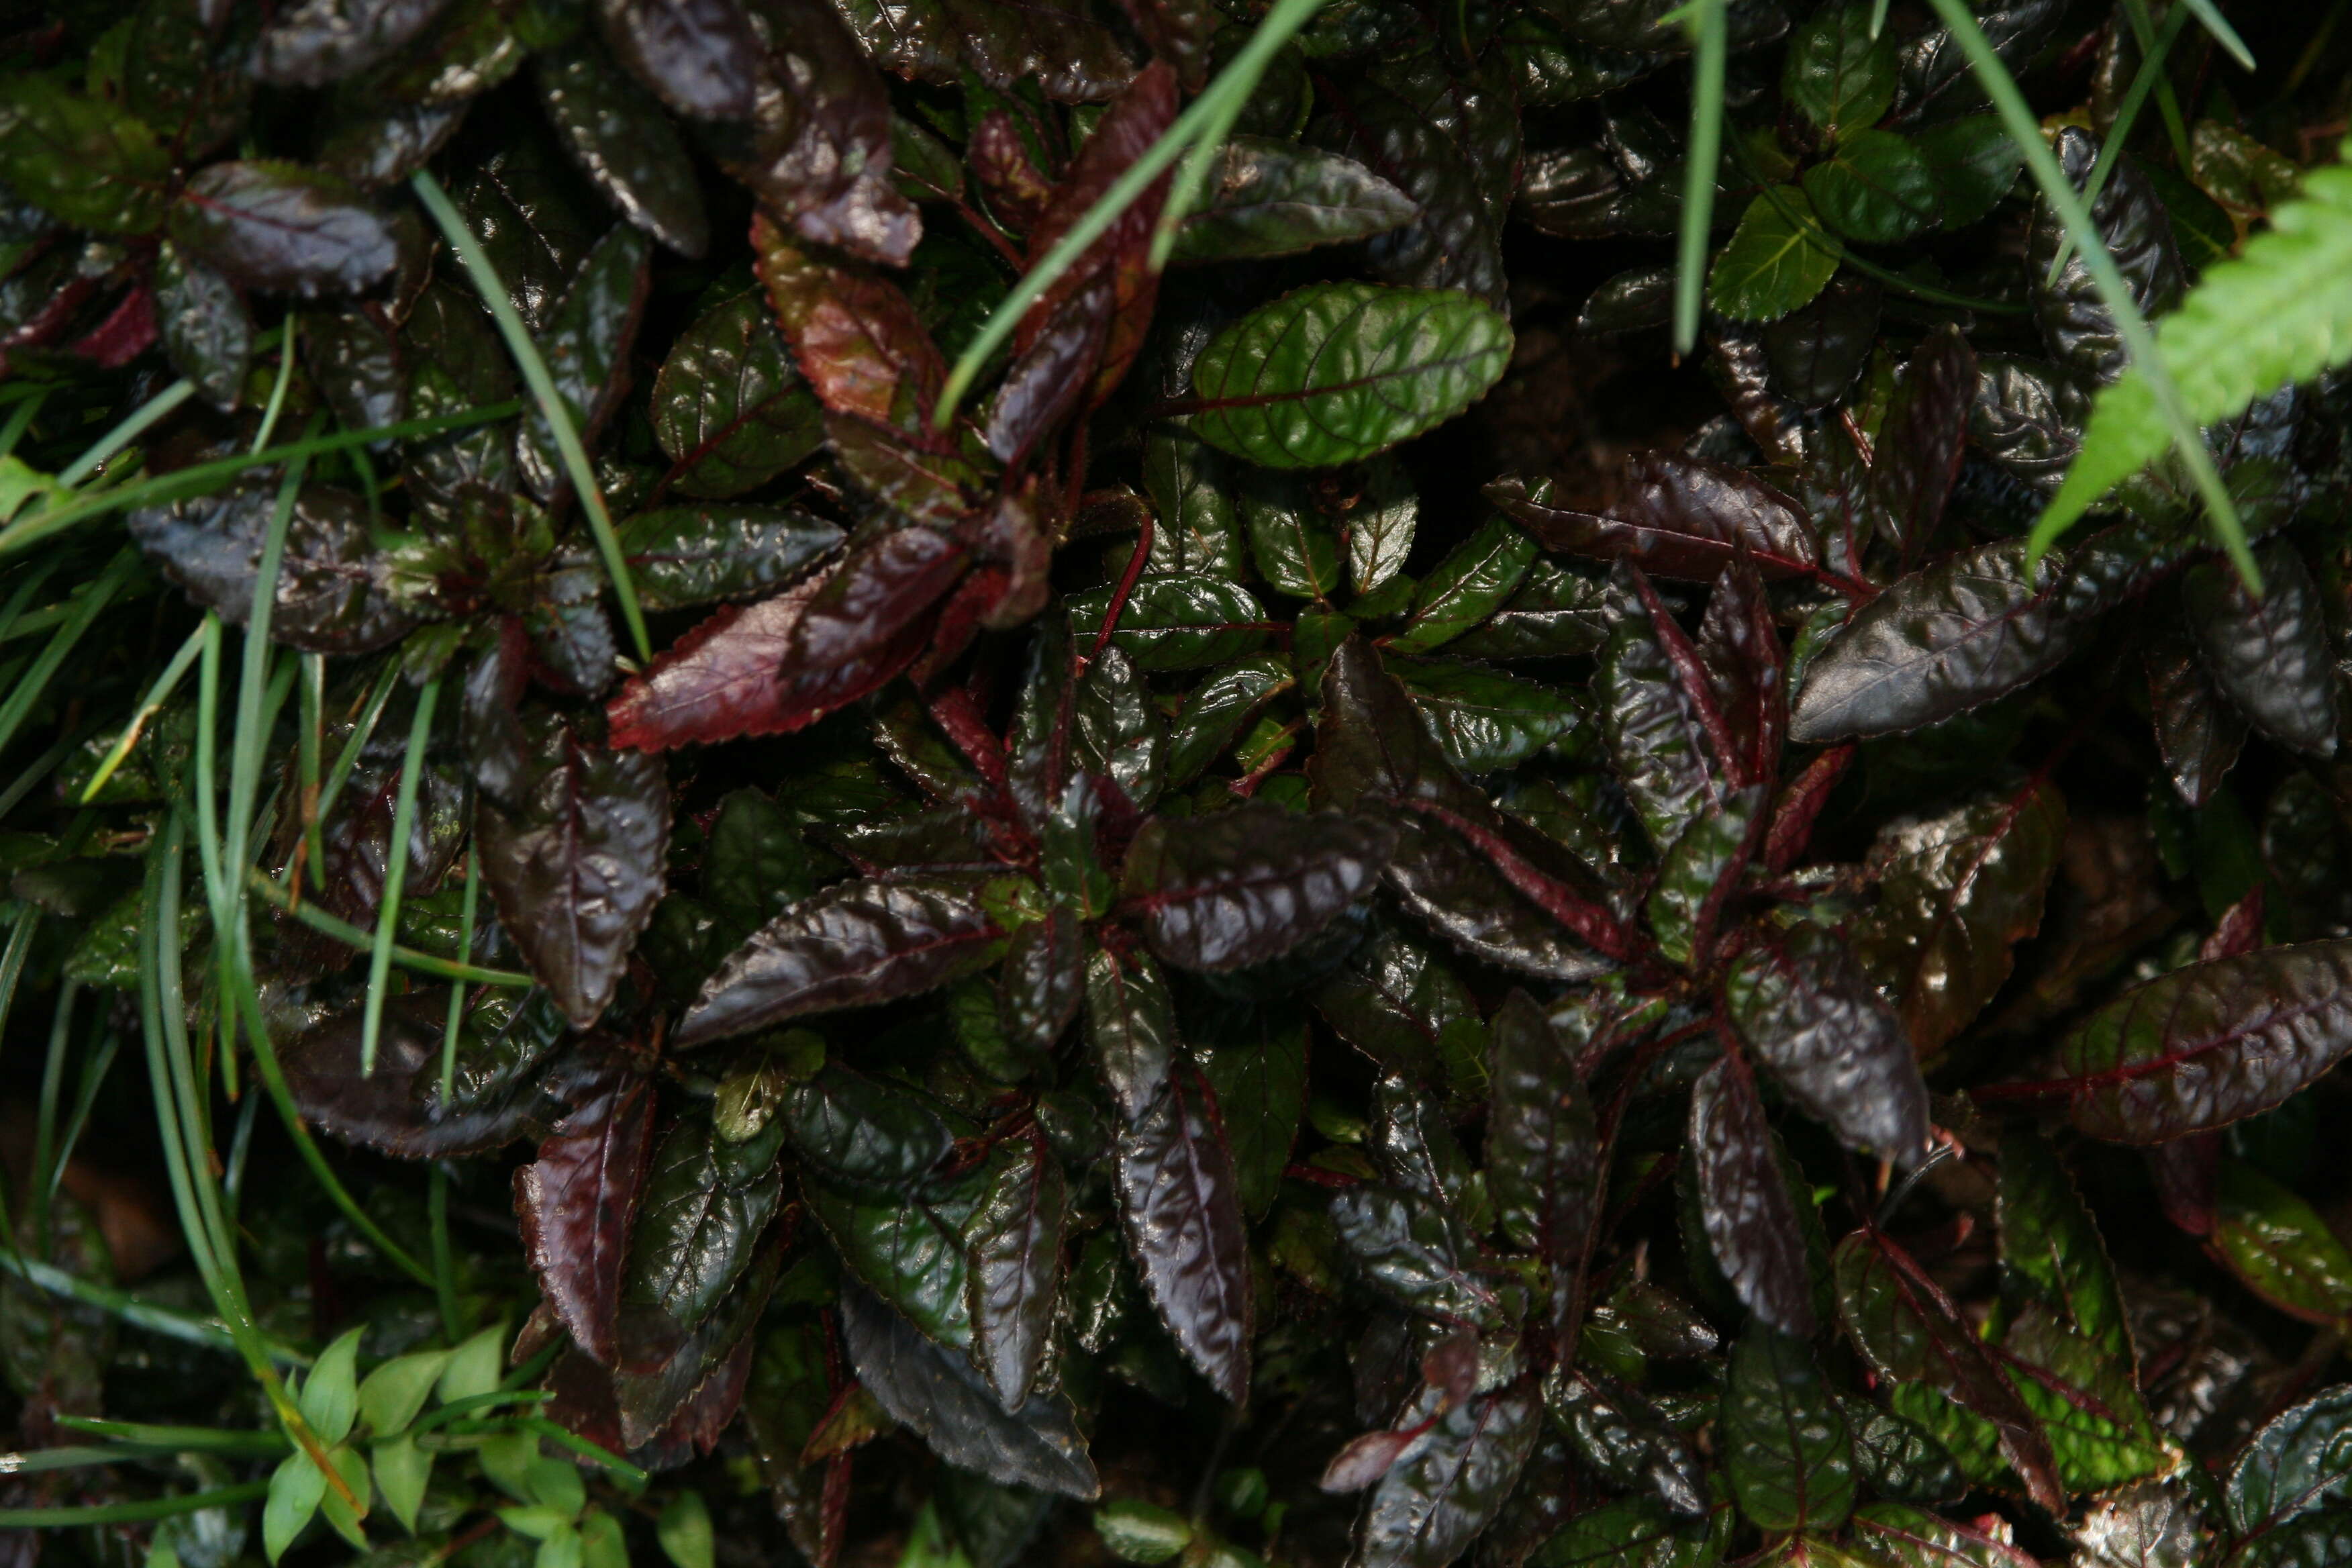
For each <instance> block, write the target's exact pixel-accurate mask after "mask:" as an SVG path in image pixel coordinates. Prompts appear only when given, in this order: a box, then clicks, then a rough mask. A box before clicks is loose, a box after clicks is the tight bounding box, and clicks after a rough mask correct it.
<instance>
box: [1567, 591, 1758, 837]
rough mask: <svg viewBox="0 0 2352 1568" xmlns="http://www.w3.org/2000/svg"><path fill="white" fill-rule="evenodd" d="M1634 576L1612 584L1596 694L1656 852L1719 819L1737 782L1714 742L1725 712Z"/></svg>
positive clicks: (1622, 775)
mask: <svg viewBox="0 0 2352 1568" xmlns="http://www.w3.org/2000/svg"><path fill="white" fill-rule="evenodd" d="M1639 570H1640V569H1639V568H1637V567H1633V566H1630V565H1621V566H1619V567H1618V568H1617V570H1616V572H1615V573H1614V574H1612V576H1611V578H1610V584H1609V599H1608V613H1609V641H1608V642H1607V643H1606V644H1605V645H1604V646H1603V647H1601V660H1600V668H1599V670H1598V671H1597V673H1596V676H1595V679H1594V694H1595V695H1596V696H1597V697H1598V698H1599V699H1600V702H1601V733H1602V735H1603V736H1604V737H1605V738H1606V739H1607V741H1608V743H1609V752H1610V758H1611V761H1612V763H1615V765H1616V771H1617V775H1618V778H1619V780H1620V782H1621V783H1622V784H1623V785H1624V789H1625V793H1626V795H1627V797H1628V798H1629V799H1630V800H1631V801H1632V803H1633V809H1634V811H1635V813H1636V814H1637V815H1638V816H1640V818H1641V821H1642V826H1643V827H1644V828H1645V829H1647V830H1648V832H1649V835H1650V842H1651V844H1652V845H1653V846H1654V847H1656V848H1657V849H1658V850H1660V851H1661V852H1664V851H1665V850H1666V849H1668V848H1670V847H1672V846H1673V845H1674V843H1675V840H1677V839H1679V838H1680V837H1682V836H1683V833H1684V831H1685V829H1686V828H1687V827H1689V826H1690V825H1691V824H1692V823H1693V822H1694V821H1696V820H1697V819H1699V818H1700V817H1702V816H1720V815H1721V814H1722V813H1723V812H1724V810H1725V809H1726V805H1727V798H1728V795H1729V792H1730V790H1731V789H1732V788H1733V787H1736V785H1737V784H1738V782H1739V780H1738V777H1737V776H1736V774H1735V772H1734V770H1735V762H1736V760H1735V759H1734V758H1732V757H1729V756H1727V755H1725V754H1723V753H1724V752H1725V750H1726V749H1727V748H1725V747H1724V746H1723V745H1721V744H1719V743H1718V740H1717V738H1718V737H1722V738H1727V735H1726V732H1725V730H1724V720H1723V715H1722V711H1721V708H1720V705H1719V704H1718V703H1717V700H1716V697H1715V694H1714V692H1713V690H1712V689H1710V688H1709V686H1708V684H1707V683H1706V679H1705V677H1704V673H1703V671H1702V670H1701V669H1700V668H1699V667H1698V658H1697V653H1696V649H1695V648H1693V647H1692V646H1691V643H1690V639H1689V637H1688V636H1687V635H1686V634H1685V632H1684V631H1683V629H1682V627H1681V626H1679V625H1678V624H1676V623H1675V620H1674V618H1673V617H1672V616H1668V615H1666V614H1665V613H1664V605H1662V603H1661V602H1660V601H1659V600H1658V598H1657V595H1656V594H1655V592H1654V590H1650V588H1649V585H1648V584H1647V583H1646V582H1645V581H1643V579H1642V578H1641V577H1640V575H1639ZM1710 731H1713V733H1712V734H1711V733H1710ZM1741 771H1744V770H1741Z"/></svg>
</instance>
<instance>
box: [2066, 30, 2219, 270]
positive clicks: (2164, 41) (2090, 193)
mask: <svg viewBox="0 0 2352 1568" xmlns="http://www.w3.org/2000/svg"><path fill="white" fill-rule="evenodd" d="M2188 24H2189V13H2188V12H2187V11H2185V10H2182V9H2180V8H2179V6H2175V7H2174V8H2173V11H2172V14H2171V15H2170V16H2167V17H2165V19H2164V26H2163V28H2162V30H2161V31H2159V32H2158V34H2157V36H2156V41H2155V42H2154V44H2152V45H2151V46H2150V47H2149V48H2148V50H2147V58H2145V59H2143V60H2141V61H2140V63H2139V74H2138V75H2137V76H2135V77H2133V78H2132V83H2131V86H2130V87H2129V88H2127V89H2125V92H2124V100H2123V102H2121V103H2119V104H2117V105H2116V121H2115V124H2114V125H2112V126H2111V127H2109V128H2108V131H2107V139H2106V140H2105V142H2100V143H2099V159H2098V162H2097V163H2094V164H2092V165H2091V182H2090V184H2088V185H2086V186H2084V190H2083V205H2085V206H2096V205H2098V201H2099V193H2100V192H2102V191H2104V190H2105V189H2106V188H2107V177H2108V176H2109V175H2110V174H2114V173H2115V172H2116V160H2117V159H2119V158H2121V157H2122V156H2123V151H2124V144H2125V143H2126V142H2129V141H2130V140H2131V133H2132V127H2133V126H2134V125H2136V124H2137V123H2138V121H2139V111H2140V109H2141V107H2142V106H2143V105H2145V104H2146V103H2147V95H2148V92H2149V90H2150V89H2153V88H2154V87H2155V86H2156V84H2157V83H2158V81H2159V80H2160V79H2162V78H2163V76H2164V61H2165V58H2166V57H2167V56H2168V55H2169V54H2170V53H2171V52H2172V46H2173V45H2174V44H2175V43H2176V42H2178V41H2179V37H2180V34H2181V31H2182V29H2183V28H2185V27H2186V26H2188ZM2073 255H2074V236H2073V235H2071V234H2069V235H2067V236H2066V237H2063V239H2061V240H2060V241H2059V242H2058V254H2057V255H2055V256H2053V257H2052V258H2050V270H2049V271H2048V272H2046V273H2044V274H2043V275H2042V287H2043V288H2044V289H2050V288H2054V287H2056V286H2057V282H2058V274H2060V273H2061V272H2063V271H2064V270H2065V269H2066V262H2067V260H2068V258H2071V257H2072V256H2073Z"/></svg>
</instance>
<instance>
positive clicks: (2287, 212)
mask: <svg viewBox="0 0 2352 1568" xmlns="http://www.w3.org/2000/svg"><path fill="white" fill-rule="evenodd" d="M2156 337H2157V346H2158V348H2159V349H2161V350H2162V351H2163V353H2164V363H2165V365H2166V367H2167V368H2168V369H2169V370H2170V372H2171V373H2172V376H2173V379H2174V381H2175V382H2176V383H2177V384H2178V385H2179V390H2180V397H2181V401H2182V403H2183V405H2185V406H2186V407H2187V409H2188V411H2189V417H2190V418H2192V419H2194V420H2196V421H2198V422H2199V423H2200V424H2206V425H2210V424H2213V423H2216V422H2217V421H2220V420H2223V419H2228V418H2230V417H2231V416H2234V415H2236V414H2238V413H2240V412H2241V411H2242V410H2243V409H2245V408H2246V407H2248V406H2249V405H2252V403H2253V402H2254V401H2255V400H2256V399H2258V398H2261V397H2265V396H2267V395H2270V394H2271V393H2273V392H2275V391H2277V390H2278V389H2279V388H2280V387H2282V386H2284V385H2286V384H2288V383H2290V382H2297V381H2307V380H2309V379H2311V378H2312V377H2314V376H2315V375H2317V374H2320V373H2321V372H2322V371H2324V370H2326V369H2327V368H2328V367H2329V366H2331V365H2336V364H2341V363H2344V361H2345V360H2346V359H2347V357H2352V169H2347V168H2342V167H2337V168H2326V169H2315V170H2313V171H2311V173H2310V174H2308V175H2307V176H2306V177H2305V180H2304V187H2303V195H2301V196H2300V197H2298V198H2297V199H2296V200H2294V201H2291V202H2287V203H2284V204H2283V205H2280V206H2278V207H2277V208H2275V209H2273V212H2272V213H2271V226H2270V228H2269V229H2268V230H2266V231H2265V232H2263V233H2262V234H2258V235H2256V236H2254V237H2252V239H2249V240H2248V241H2247V242H2246V248H2245V251H2244V253H2243V254H2242V255H2241V256H2240V257H2239V258H2237V259H2236V260H2234V261H2223V262H2217V263H2216V264H2215V265H2214V266H2213V267H2212V268H2210V269H2209V270H2208V271H2207V272H2206V274H2205V276H2204V277H2203V278H2202V279H2200V280H2199V282H2198V283H2197V285H2196V287H2194V288H2193V289H2189V293H2188V295H2187V297H2186V298H2184V299H2183V300H2181V302H2180V308H2179V310H2175V311H2174V312H2173V313H2172V314H2171V315H2170V316H2168V317H2166V318H2165V319H2164V320H2163V321H2161V322H2160V323H2158V328H2157V334H2156ZM2171 445H2172V438H2171V436H2170V434H2169V432H2168V430H2167V429H2166V426H2165V423H2164V418H2163V416H2162V415H2161V413H2160V412H2159V411H2158V405H2157V399H2156V395H2155V393H2154V391H2153V390H2151V388H2150V387H2149V384H2148V382H2147V377H2146V376H2145V375H2144V374H2141V373H2140V372H2139V371H2138V370H2137V369H2134V370H2130V371H2127V372H2126V373H2125V375H2124V378H2123V380H2121V381H2119V382H2117V383H2116V384H2115V385H2113V386H2111V387H2108V388H2107V389H2106V390H2105V391H2104V392H2102V393H2100V394H2099V397H2098V401H2097V402H2096V403H2095V404H2094V405H2092V409H2091V423H2090V426H2089V428H2088V429H2086V430H2085V431H2084V435H2083V450H2082V454H2081V455H2080V456H2079V457H2077V458H2075V459H2074V467H2073V468H2070V469H2069V470H2067V474H2066V482H2065V483H2064V484H2063V485H2062V486H2060V487H2059V490H2058V493H2057V495H2056V496H2054V497H2053V498H2052V500H2051V502H2050V507H2049V510H2046V511H2044V512H2043V513H2042V521H2040V522H2038V523H2036V524H2035V525H2034V531H2033V537H2034V539H2035V541H2036V542H2038V543H2042V544H2047V543H2048V542H2050V541H2052V540H2054V539H2056V538H2057V537H2058V536H2059V535H2060V534H2062V533H2063V532H2065V531H2066V530H2067V528H2068V527H2069V526H2071V525H2072V524H2073V523H2074V520H2075V519H2076V518H2079V517H2081V516H2082V515H2083V513H2084V512H2085V511H2087V510H2090V509H2091V508H2092V507H2093V506H2095V505H2096V504H2098V502H2099V500H2100V499H2101V498H2102V497H2104V496H2105V494H2106V493H2107V492H2108V491H2109V490H2111V489H2114V488H2115V487H2116V485H2117V484H2119V483H2121V482H2122V481H2123V480H2125V479H2128V478H2130V477H2131V476H2132V475H2133V474H2135V473H2137V472H2138V471H2139V470H2140V469H2141V468H2145V467H2147V465H2148V464H2149V463H2150V462H2153V461H2154V460H2155V459H2156V458H2160V457H2162V456H2163V455H2164V453H2165V452H2166V450H2167V449H2168V448H2169V447H2170V446H2171Z"/></svg>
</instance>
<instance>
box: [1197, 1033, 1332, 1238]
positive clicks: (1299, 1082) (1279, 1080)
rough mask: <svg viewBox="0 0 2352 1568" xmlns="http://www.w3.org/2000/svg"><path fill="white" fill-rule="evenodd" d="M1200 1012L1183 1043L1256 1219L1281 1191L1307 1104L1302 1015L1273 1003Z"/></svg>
mask: <svg viewBox="0 0 2352 1568" xmlns="http://www.w3.org/2000/svg"><path fill="white" fill-rule="evenodd" d="M1204 1012H1205V1013H1206V1014H1207V1016H1204V1017H1202V1018H1201V1019H1199V1020H1197V1021H1195V1022H1194V1023H1193V1025H1192V1028H1191V1030H1190V1031H1189V1037H1188V1039H1187V1041H1186V1043H1187V1044H1188V1045H1189V1046H1191V1047H1192V1053H1193V1055H1194V1056H1196V1057H1198V1058H1201V1059H1202V1067H1201V1070H1202V1074H1204V1075H1205V1076H1206V1077H1207V1079H1208V1080H1209V1088H1210V1089H1212V1090H1213V1091H1214V1092H1215V1094H1216V1097H1217V1114H1218V1115H1219V1116H1221V1117H1222V1118H1223V1121H1224V1124H1225V1141H1226V1142H1228V1143H1229V1144H1230V1145H1232V1148H1233V1154H1234V1185H1235V1188H1236V1190H1237V1191H1238V1193H1239V1194H1240V1197H1241V1205H1242V1213H1243V1214H1244V1215H1246V1216H1247V1217H1249V1218H1251V1219H1256V1218H1258V1217H1259V1216H1261V1215H1264V1214H1265V1211H1266V1210H1267V1209H1269V1208H1271V1207H1273V1206H1274V1200H1275V1198H1276V1195H1277V1194H1279V1193H1280V1192H1281V1190H1282V1173H1283V1172H1284V1171H1285V1170H1286V1169H1287V1168H1288V1166H1289V1163H1290V1151H1291V1146H1292V1144H1293V1143H1294V1142H1297V1136H1298V1122H1299V1118H1300V1116H1301V1115H1302V1114H1303V1113H1304V1112H1305V1110H1306V1109H1307V1019H1306V1016H1305V1015H1304V1014H1302V1013H1299V1012H1297V1011H1295V1010H1293V1009H1292V1008H1286V1007H1285V1006H1284V1005H1282V1004H1280V1003H1267V1004H1264V1005H1256V1006H1252V1005H1242V1004H1235V1005H1228V1006H1227V1007H1225V1008H1222V1009H1216V1010H1207V1009H1204Z"/></svg>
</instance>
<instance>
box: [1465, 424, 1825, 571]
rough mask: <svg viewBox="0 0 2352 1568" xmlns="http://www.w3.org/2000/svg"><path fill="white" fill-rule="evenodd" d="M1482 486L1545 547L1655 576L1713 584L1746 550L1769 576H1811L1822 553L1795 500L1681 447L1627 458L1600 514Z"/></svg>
mask: <svg viewBox="0 0 2352 1568" xmlns="http://www.w3.org/2000/svg"><path fill="white" fill-rule="evenodd" d="M1486 499H1487V500H1491V501H1493V502H1494V503H1495V504H1496V506H1498V507H1501V508H1502V509H1503V510H1505V511H1506V512H1508V513H1509V514H1510V515H1511V516H1512V517H1514V518H1516V519H1517V520H1518V521H1519V522H1520V523H1522V524H1524V525H1525V526H1526V528H1527V530H1528V532H1530V533H1532V534H1534V535H1535V536H1536V537H1537V538H1538V539H1539V540H1541V541H1542V542H1543V543H1544V547H1545V548H1546V549H1549V550H1558V551H1560V552H1563V553H1566V554H1570V555H1591V556H1597V557H1599V558H1600V559H1601V560H1604V561H1607V560H1626V561H1632V562H1633V563H1636V564H1638V565H1640V566H1641V567H1642V568H1643V570H1644V571H1647V572H1652V573H1655V574H1657V575H1659V576H1661V577H1677V578H1682V579H1685V580H1686V581H1689V582H1694V583H1710V582H1713V581H1714V580H1715V579H1716V577H1717V575H1718V574H1721V573H1722V571H1723V569H1724V568H1725V567H1727V566H1728V565H1730V564H1731V561H1732V558H1733V556H1734V555H1736V554H1738V552H1740V551H1741V550H1743V549H1744V550H1745V551H1746V552H1747V553H1748V556H1749V557H1750V558H1751V559H1752V560H1753V561H1754V562H1755V563H1756V569H1757V570H1758V571H1759V572H1760V573H1762V574H1764V575H1765V576H1767V577H1771V578H1781V577H1801V576H1807V575H1810V574H1811V573H1812V571H1813V569H1814V568H1815V567H1816V566H1817V565H1818V564H1819V563H1820V560H1821V549H1820V546H1819V544H1818V543H1817V542H1816V541H1815V540H1814V538H1813V533H1812V529H1811V524H1810V523H1809V522H1808V521H1806V517H1805V512H1804V509H1803V508H1802V507H1801V506H1799V505H1798V504H1797V503H1796V502H1795V501H1793V500H1790V499H1789V498H1788V497H1787V496H1785V495H1783V494H1781V493H1780V491H1779V490H1776V489H1773V488H1772V487H1771V486H1769V485H1768V484H1766V483H1764V482H1763V481H1762V480H1761V479H1757V478H1755V477H1754V476H1753V475H1751V474H1748V473H1747V472H1746V471H1744V470H1742V469H1739V468H1732V467H1730V466H1729V465H1728V464H1724V463H1717V462H1711V461H1709V460H1707V459H1706V458H1691V457H1685V456H1684V455H1683V454H1681V453H1679V452H1641V453H1636V454H1635V455H1634V456H1633V457H1632V458H1628V459H1627V460H1626V464H1625V477H1624V480H1623V483H1622V487H1621V488H1620V489H1619V492H1618V499H1617V504H1616V506H1615V507H1614V508H1613V509H1612V510H1611V511H1610V512H1609V513H1608V514H1607V515H1605V516H1603V515H1596V514H1594V513H1591V512H1582V511H1571V510H1566V509H1563V508H1559V507H1555V506H1553V505H1551V504H1550V503H1549V500H1548V499H1547V498H1546V496H1545V493H1544V492H1543V490H1542V489H1540V488H1530V487H1529V486H1528V483H1527V482H1526V481H1525V480H1522V479H1498V480H1496V482H1495V483H1493V484H1491V485H1488V486H1487V487H1486Z"/></svg>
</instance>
